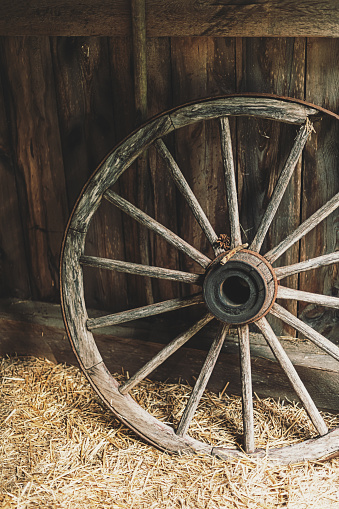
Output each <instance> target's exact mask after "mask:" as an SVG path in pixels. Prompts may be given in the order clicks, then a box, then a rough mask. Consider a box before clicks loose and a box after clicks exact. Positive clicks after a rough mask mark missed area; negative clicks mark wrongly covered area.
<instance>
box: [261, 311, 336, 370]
mask: <svg viewBox="0 0 339 509" xmlns="http://www.w3.org/2000/svg"><path fill="white" fill-rule="evenodd" d="M271 314H272V315H274V316H277V317H278V318H280V319H281V320H282V321H283V322H285V323H287V324H288V325H291V327H294V329H296V330H297V331H299V332H301V334H303V335H304V336H305V337H306V338H308V339H309V340H310V341H312V343H314V344H315V345H317V346H318V347H319V348H321V349H322V350H324V351H325V352H326V353H328V354H329V355H331V356H332V357H333V358H334V359H336V360H337V361H339V347H338V346H337V345H335V344H334V343H332V341H330V340H329V339H327V338H325V336H323V335H322V334H320V333H319V332H317V331H315V330H314V329H312V327H310V326H309V325H307V324H306V323H305V322H303V321H302V320H299V318H297V317H296V316H294V315H292V313H290V312H289V311H287V310H286V309H285V308H283V307H282V306H279V304H277V303H276V302H275V303H274V305H273V307H272V309H271Z"/></svg>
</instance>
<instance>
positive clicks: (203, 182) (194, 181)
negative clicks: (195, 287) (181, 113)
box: [172, 38, 235, 270]
mask: <svg viewBox="0 0 339 509" xmlns="http://www.w3.org/2000/svg"><path fill="white" fill-rule="evenodd" d="M234 63H235V44H234V40H231V41H230V40H222V39H212V38H195V39H190V38H185V39H181V38H173V39H172V82H173V97H174V103H175V104H179V103H184V102H187V101H192V100H195V99H200V98H202V97H207V96H209V95H214V94H215V95H217V94H222V93H227V92H233V91H235V65H234ZM176 155H177V161H178V164H179V166H180V168H181V170H182V171H183V173H184V175H185V178H186V179H187V181H188V183H189V185H190V186H191V188H192V190H193V192H194V193H195V195H196V197H197V198H198V200H199V201H200V204H201V206H202V208H203V210H204V211H205V213H206V215H207V217H208V218H209V220H210V222H211V224H212V226H213V227H214V229H215V231H216V232H217V234H220V233H229V231H225V225H226V224H227V205H226V198H225V189H224V184H223V182H224V179H223V166H222V158H221V147H220V135H219V125H218V122H213V121H212V122H205V123H197V124H196V125H192V126H188V127H186V128H184V129H181V130H180V132H178V133H177V135H176ZM180 203H181V205H180V209H179V210H180V212H179V217H180V224H179V226H178V227H179V230H180V232H182V233H181V235H182V236H185V238H186V240H188V242H190V243H192V244H193V245H195V247H197V248H198V249H199V250H201V251H202V252H204V253H206V254H209V255H210V256H212V252H211V249H210V246H209V243H208V241H207V239H206V238H205V236H204V234H203V233H202V231H201V229H200V227H199V225H198V224H197V222H196V221H195V219H194V217H193V216H192V214H191V212H190V211H189V209H188V207H187V205H186V204H185V203H182V202H180ZM182 263H183V266H184V267H185V268H186V269H187V270H194V269H195V267H194V265H193V264H192V263H191V262H190V261H188V260H183V261H182Z"/></svg>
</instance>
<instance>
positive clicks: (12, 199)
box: [0, 83, 30, 299]
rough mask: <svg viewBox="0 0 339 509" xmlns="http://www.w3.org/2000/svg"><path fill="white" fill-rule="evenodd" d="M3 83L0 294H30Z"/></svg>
mask: <svg viewBox="0 0 339 509" xmlns="http://www.w3.org/2000/svg"><path fill="white" fill-rule="evenodd" d="M8 135H9V133H8V122H7V118H6V109H5V102H4V97H3V90H2V84H1V83H0V204H1V205H0V210H1V212H0V295H1V296H2V297H4V296H9V295H11V296H12V297H18V298H21V299H23V298H26V299H27V298H29V297H30V286H29V274H28V269H27V262H26V253H25V245H24V233H23V229H22V221H21V217H20V208H19V202H18V194H17V186H16V180H15V168H14V165H13V160H12V147H11V146H10V143H9V136H8Z"/></svg>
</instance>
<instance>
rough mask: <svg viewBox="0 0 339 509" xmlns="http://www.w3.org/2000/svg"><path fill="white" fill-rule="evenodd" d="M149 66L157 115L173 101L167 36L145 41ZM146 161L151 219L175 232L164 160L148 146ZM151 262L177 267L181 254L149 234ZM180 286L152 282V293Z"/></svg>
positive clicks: (173, 293)
mask: <svg viewBox="0 0 339 509" xmlns="http://www.w3.org/2000/svg"><path fill="white" fill-rule="evenodd" d="M147 61H148V64H147V67H148V73H147V74H148V111H149V115H150V116H153V115H158V114H159V112H161V111H164V110H165V109H170V108H171V107H172V106H173V104H172V77H171V45H170V39H169V38H166V37H161V38H159V39H154V38H151V39H148V43H147ZM173 141H174V136H172V135H169V136H167V137H166V139H165V142H166V144H167V146H168V147H169V149H170V150H171V151H172V150H173V149H174V145H173ZM148 164H149V170H150V182H151V190H150V193H151V196H152V205H153V207H154V216H153V217H154V218H155V219H156V220H157V221H158V222H159V223H161V224H163V225H164V226H166V227H167V228H169V229H170V230H171V231H173V232H175V233H178V216H177V207H176V204H177V189H176V187H175V185H174V184H173V181H172V179H171V177H170V175H169V174H168V171H167V170H166V163H165V162H164V161H163V159H162V157H161V156H160V154H159V153H158V151H157V150H156V148H155V147H154V146H151V147H150V149H149V151H148ZM150 238H151V248H152V257H153V258H152V259H153V264H154V265H157V266H164V263H165V264H166V267H169V268H172V269H178V268H179V267H180V263H179V258H180V253H179V252H178V250H177V249H175V248H174V246H172V245H171V244H169V243H168V242H166V241H165V240H164V239H163V238H161V237H159V235H150ZM181 291H182V288H181V286H180V285H178V284H177V283H172V282H171V281H165V280H163V281H160V280H157V281H154V282H153V293H154V297H155V300H156V301H160V300H164V299H168V298H170V299H171V298H175V297H179V296H180V295H181Z"/></svg>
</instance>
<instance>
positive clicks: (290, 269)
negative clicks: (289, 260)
mask: <svg viewBox="0 0 339 509" xmlns="http://www.w3.org/2000/svg"><path fill="white" fill-rule="evenodd" d="M332 263H339V251H336V252H335V253H329V254H327V255H323V256H318V257H316V258H309V259H308V260H305V261H304V262H299V263H295V264H293V265H288V266H287V267H277V268H276V269H275V270H274V272H275V275H276V276H277V279H283V278H285V277H287V276H290V275H291V274H298V273H300V272H306V271H307V270H312V269H317V268H319V267H323V266H325V265H332Z"/></svg>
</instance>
